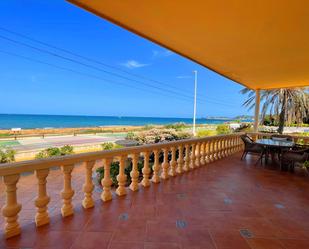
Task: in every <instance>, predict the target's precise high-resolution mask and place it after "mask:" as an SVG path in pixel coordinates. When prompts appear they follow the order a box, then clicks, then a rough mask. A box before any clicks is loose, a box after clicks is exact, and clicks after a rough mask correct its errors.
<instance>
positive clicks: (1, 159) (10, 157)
mask: <svg viewBox="0 0 309 249" xmlns="http://www.w3.org/2000/svg"><path fill="white" fill-rule="evenodd" d="M15 154H16V151H15V150H12V149H1V150H0V163H11V162H14V161H15Z"/></svg>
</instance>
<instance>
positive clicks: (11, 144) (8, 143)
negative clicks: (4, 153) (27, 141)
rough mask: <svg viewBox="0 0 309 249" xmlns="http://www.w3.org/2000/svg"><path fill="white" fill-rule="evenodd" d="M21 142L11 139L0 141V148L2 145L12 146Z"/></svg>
mask: <svg viewBox="0 0 309 249" xmlns="http://www.w3.org/2000/svg"><path fill="white" fill-rule="evenodd" d="M19 144H20V143H19V142H18V141H16V140H10V141H0V148H1V147H10V146H14V145H19Z"/></svg>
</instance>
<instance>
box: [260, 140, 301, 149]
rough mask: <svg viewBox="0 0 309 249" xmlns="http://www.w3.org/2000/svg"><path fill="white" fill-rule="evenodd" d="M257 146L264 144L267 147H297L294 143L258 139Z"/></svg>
mask: <svg viewBox="0 0 309 249" xmlns="http://www.w3.org/2000/svg"><path fill="white" fill-rule="evenodd" d="M256 143H257V144H262V145H266V146H273V147H289V148H290V147H293V146H294V145H295V143H294V142H292V141H285V140H283V141H279V140H273V139H258V140H256Z"/></svg>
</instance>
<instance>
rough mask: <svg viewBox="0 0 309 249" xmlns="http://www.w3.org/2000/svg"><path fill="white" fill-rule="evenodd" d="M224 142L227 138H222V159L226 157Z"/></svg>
mask: <svg viewBox="0 0 309 249" xmlns="http://www.w3.org/2000/svg"><path fill="white" fill-rule="evenodd" d="M226 141H227V138H223V139H222V143H223V144H222V150H223V152H222V157H223V158H224V157H226Z"/></svg>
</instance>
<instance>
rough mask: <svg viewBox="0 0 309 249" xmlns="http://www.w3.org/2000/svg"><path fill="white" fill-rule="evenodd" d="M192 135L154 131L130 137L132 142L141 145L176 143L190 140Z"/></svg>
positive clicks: (168, 130)
mask: <svg viewBox="0 0 309 249" xmlns="http://www.w3.org/2000/svg"><path fill="white" fill-rule="evenodd" d="M191 136H192V135H191V134H190V133H188V132H179V131H176V130H175V129H152V130H148V131H142V132H138V133H134V134H132V135H130V138H131V139H132V140H135V141H137V142H138V143H139V144H154V143H160V142H165V141H175V140H180V139H185V138H190V137H191Z"/></svg>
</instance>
